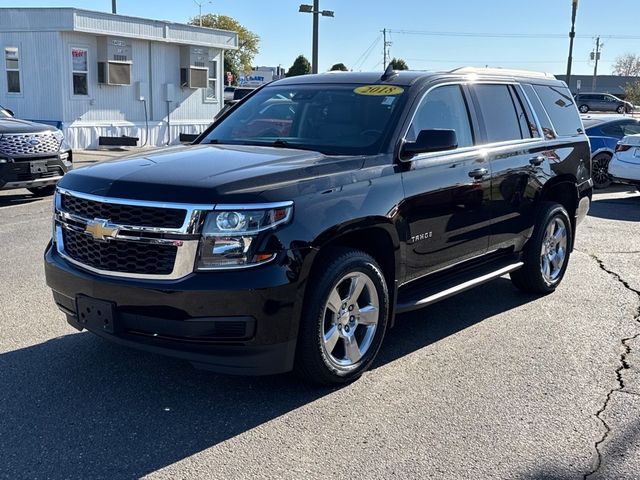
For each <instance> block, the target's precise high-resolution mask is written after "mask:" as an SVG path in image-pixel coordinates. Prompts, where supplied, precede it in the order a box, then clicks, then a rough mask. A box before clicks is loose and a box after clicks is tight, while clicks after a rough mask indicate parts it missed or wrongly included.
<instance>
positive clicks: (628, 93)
mask: <svg viewBox="0 0 640 480" xmlns="http://www.w3.org/2000/svg"><path fill="white" fill-rule="evenodd" d="M624 94H625V100H626V101H627V102H631V103H633V104H634V105H640V80H636V81H635V82H633V83H627V85H626V86H625V87H624Z"/></svg>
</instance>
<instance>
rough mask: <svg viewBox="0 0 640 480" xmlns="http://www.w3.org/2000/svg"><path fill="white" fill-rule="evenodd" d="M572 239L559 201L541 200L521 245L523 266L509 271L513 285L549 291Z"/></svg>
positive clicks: (530, 290) (564, 266)
mask: <svg viewBox="0 0 640 480" xmlns="http://www.w3.org/2000/svg"><path fill="white" fill-rule="evenodd" d="M572 241H573V232H572V231H571V221H570V220H569V214H568V213H567V211H566V210H565V208H564V207H563V206H562V205H560V204H559V203H555V202H544V203H543V204H542V205H541V209H540V213H539V214H538V221H537V223H536V225H535V227H534V229H533V235H532V236H531V238H530V239H529V241H528V242H527V244H526V246H525V248H524V252H523V256H522V260H523V262H524V265H523V266H522V268H520V270H516V271H515V272H511V274H510V276H511V281H512V282H513V284H514V285H515V286H516V287H517V288H519V289H520V290H522V291H524V292H528V293H542V294H547V293H551V292H553V291H554V290H555V289H556V288H557V287H558V285H560V282H561V281H562V278H563V277H564V274H565V272H566V270H567V265H568V264H569V256H570V254H571V252H570V250H571V245H572Z"/></svg>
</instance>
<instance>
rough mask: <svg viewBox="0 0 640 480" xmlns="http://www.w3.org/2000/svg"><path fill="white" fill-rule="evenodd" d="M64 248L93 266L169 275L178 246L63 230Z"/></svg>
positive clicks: (128, 271) (75, 258)
mask: <svg viewBox="0 0 640 480" xmlns="http://www.w3.org/2000/svg"><path fill="white" fill-rule="evenodd" d="M62 239H63V242H64V250H65V252H66V254H67V255H69V256H70V257H71V258H72V259H74V260H76V261H78V262H80V263H82V264H84V265H87V266H89V267H93V268H97V269H100V270H107V271H111V272H124V273H138V274H147V275H154V274H155V275H168V274H170V273H171V272H172V271H173V265H174V263H175V259H176V253H177V247H175V246H173V245H154V244H145V243H135V242H126V241H110V242H97V241H95V240H94V239H93V238H92V237H90V236H88V235H85V234H83V233H79V232H75V231H72V230H67V229H63V230H62Z"/></svg>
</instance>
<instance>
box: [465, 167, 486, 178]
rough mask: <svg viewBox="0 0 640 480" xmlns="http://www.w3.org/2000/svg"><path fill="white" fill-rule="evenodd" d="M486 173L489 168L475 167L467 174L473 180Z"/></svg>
mask: <svg viewBox="0 0 640 480" xmlns="http://www.w3.org/2000/svg"><path fill="white" fill-rule="evenodd" d="M487 173H489V170H487V169H486V168H476V169H475V170H471V171H470V172H469V176H470V177H471V178H473V179H475V180H480V179H481V178H482V177H484V176H485V175H486V174H487Z"/></svg>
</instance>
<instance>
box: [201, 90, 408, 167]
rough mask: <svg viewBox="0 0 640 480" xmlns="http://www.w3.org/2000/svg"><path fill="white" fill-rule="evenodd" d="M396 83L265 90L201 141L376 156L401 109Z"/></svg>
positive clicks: (401, 91) (400, 98) (240, 106)
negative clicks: (392, 84)
mask: <svg viewBox="0 0 640 480" xmlns="http://www.w3.org/2000/svg"><path fill="white" fill-rule="evenodd" d="M404 96H405V94H404V90H403V89H402V88H400V87H396V86H391V85H377V86H366V85H361V86H358V85H332V84H323V85H287V86H282V87H280V86H277V85H274V86H270V87H265V88H263V89H262V90H260V91H259V92H257V93H256V94H255V95H254V96H253V97H251V98H249V99H248V100H247V101H245V102H244V103H243V104H241V105H239V106H238V107H236V109H235V110H233V111H232V112H231V113H230V114H229V116H228V117H226V118H225V119H224V120H222V122H221V123H220V124H218V125H217V126H216V127H214V128H213V129H212V130H211V131H210V132H209V133H208V134H207V136H206V137H205V138H204V140H203V141H202V142H201V143H223V144H225V143H226V144H236V145H270V146H276V147H286V148H300V149H304V150H315V151H319V152H321V153H324V154H326V155H372V154H375V153H378V152H379V151H380V148H381V146H382V142H383V141H384V138H385V136H386V134H387V132H388V131H389V129H390V128H391V126H392V125H393V123H394V122H393V121H392V119H393V118H394V117H395V116H396V115H395V113H396V112H399V111H400V106H401V105H400V104H401V103H402V102H403V100H404Z"/></svg>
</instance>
